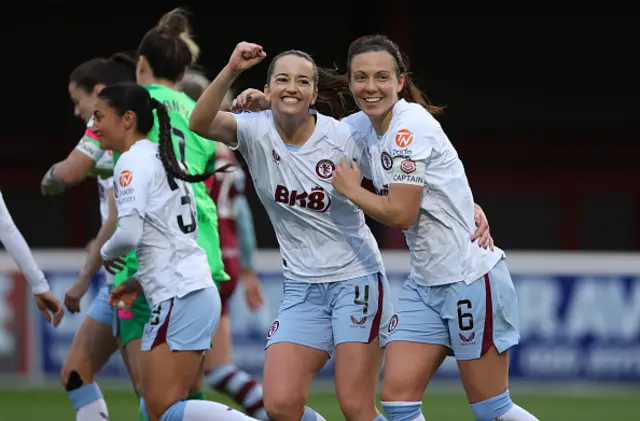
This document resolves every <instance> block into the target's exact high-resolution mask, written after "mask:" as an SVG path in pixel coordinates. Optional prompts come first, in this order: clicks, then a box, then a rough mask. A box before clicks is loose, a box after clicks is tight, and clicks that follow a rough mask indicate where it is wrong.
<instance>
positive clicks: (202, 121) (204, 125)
mask: <svg viewBox="0 0 640 421" xmlns="http://www.w3.org/2000/svg"><path fill="white" fill-rule="evenodd" d="M239 75H240V73H239V72H234V71H232V70H230V69H229V67H228V66H227V67H225V68H224V69H222V71H221V72H220V73H219V74H218V76H216V78H215V79H214V80H213V82H211V84H210V85H209V86H208V87H207V89H205V91H204V92H203V94H202V95H201V96H200V98H198V102H196V106H195V108H194V109H193V111H192V113H191V117H190V118H189V129H190V130H191V131H193V132H194V133H196V134H198V135H200V136H202V137H204V138H206V139H210V140H215V141H217V142H222V143H224V144H225V145H229V146H234V145H236V144H237V136H238V124H237V123H236V119H235V118H234V117H233V115H232V114H231V113H229V112H226V111H221V110H220V108H221V105H222V101H223V100H224V97H225V95H226V93H227V91H228V90H229V89H230V88H231V85H233V82H234V81H235V80H236V78H237V77H238V76H239Z"/></svg>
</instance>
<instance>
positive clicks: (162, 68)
mask: <svg viewBox="0 0 640 421" xmlns="http://www.w3.org/2000/svg"><path fill="white" fill-rule="evenodd" d="M199 54H200V47H198V44H196V43H195V41H193V39H192V37H191V32H190V28H189V18H188V17H187V12H186V11H185V10H184V9H181V8H176V9H173V10H172V11H170V12H168V13H166V14H165V15H164V16H162V18H160V21H159V22H158V24H157V25H156V26H155V27H154V28H152V29H150V30H149V31H148V32H147V33H146V34H145V36H144V37H143V38H142V41H141V42H140V45H139V46H138V54H137V56H138V57H140V56H144V57H145V58H146V59H147V61H148V62H149V66H150V67H151V70H152V71H153V74H154V76H156V77H157V78H160V79H167V80H170V81H172V82H174V83H175V82H179V81H180V80H181V79H182V76H183V75H184V73H185V72H186V71H187V68H188V67H189V66H192V65H193V64H194V63H195V62H196V60H197V59H198V55H199Z"/></svg>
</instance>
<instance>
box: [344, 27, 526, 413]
mask: <svg viewBox="0 0 640 421" xmlns="http://www.w3.org/2000/svg"><path fill="white" fill-rule="evenodd" d="M347 75H348V82H349V86H350V90H351V93H352V95H353V98H354V99H355V102H356V104H357V105H358V107H359V108H360V109H361V111H360V112H358V113H356V114H353V115H351V116H349V117H347V118H346V119H345V120H344V121H346V122H347V123H348V124H349V125H351V126H352V127H353V128H354V129H355V131H357V132H359V133H360V135H362V136H363V140H364V142H365V144H366V148H367V151H368V153H367V155H368V160H367V161H368V162H366V165H365V163H363V165H362V168H363V170H364V171H365V172H368V173H369V174H368V177H369V178H371V179H372V180H373V182H374V185H375V187H376V189H377V190H378V192H379V193H378V195H376V194H374V193H371V192H369V191H366V190H365V189H363V188H362V187H361V186H360V178H361V173H360V170H359V166H358V164H357V163H354V162H350V161H342V162H341V163H340V165H338V167H337V168H336V172H335V175H334V178H333V185H334V186H335V188H336V189H337V190H338V191H339V192H340V193H342V194H343V195H344V196H346V197H348V198H349V199H351V200H352V201H353V202H354V203H355V204H357V205H358V206H359V207H360V208H362V209H363V210H364V211H365V212H366V213H367V214H368V215H370V216H371V217H373V218H375V219H376V220H378V221H381V222H383V223H385V224H387V225H390V226H392V227H397V228H401V229H403V230H404V232H405V237H406V241H407V245H408V246H409V250H410V254H411V270H410V275H409V277H408V278H407V280H406V281H405V284H404V286H403V289H402V292H401V294H400V297H399V301H398V303H397V304H396V311H397V315H395V316H394V317H393V319H392V320H391V323H390V324H389V325H388V330H389V332H390V337H389V345H388V347H387V353H386V357H385V370H384V379H383V383H382V392H381V400H382V406H383V408H384V410H385V413H386V415H387V417H388V418H389V420H390V421H400V420H402V421H405V420H407V421H408V420H415V421H420V420H421V421H424V419H425V418H424V416H423V415H422V413H421V401H422V396H423V393H424V391H425V390H426V388H427V385H428V384H429V382H430V380H431V378H432V376H433V374H434V373H435V372H436V370H437V369H438V367H439V366H440V365H441V364H442V362H443V360H444V358H445V357H446V356H447V354H449V353H453V354H454V355H455V357H456V360H457V362H458V368H459V370H460V377H461V380H462V383H463V386H464V389H465V392H466V394H467V399H468V401H469V403H470V405H471V409H472V411H473V415H474V417H475V419H476V420H477V421H491V420H501V421H537V418H536V417H534V416H533V415H531V414H530V413H529V412H527V411H526V410H524V409H522V408H520V407H519V406H517V405H515V404H514V403H513V402H512V400H511V397H510V395H509V352H508V350H509V348H511V347H512V346H514V345H517V344H518V341H519V329H518V301H517V297H516V293H515V289H514V287H513V282H512V280H511V276H510V275H509V271H508V269H507V266H506V264H505V262H504V260H505V255H504V253H503V251H502V250H500V249H499V248H497V247H496V248H494V249H492V250H487V249H484V248H482V247H476V246H475V244H472V243H470V242H469V241H468V238H469V236H471V234H472V233H473V230H474V223H473V195H472V193H471V189H470V187H469V182H468V180H467V177H466V174H465V171H464V167H463V165H462V162H461V161H460V158H459V157H458V154H457V152H456V150H455V149H454V147H453V145H452V144H451V142H450V141H449V139H448V138H447V136H446V134H445V133H444V131H443V130H442V127H441V126H440V124H439V123H438V121H437V120H436V119H435V118H434V117H433V115H432V114H435V113H438V112H439V111H440V109H439V108H438V107H434V106H432V105H430V104H429V102H428V101H427V99H426V97H425V96H424V94H423V93H422V92H421V91H420V90H419V89H418V88H417V87H416V86H415V85H414V84H413V82H412V80H411V78H410V76H409V74H408V69H407V66H406V64H405V62H404V60H403V58H402V55H401V54H400V51H399V49H398V46H397V45H396V44H395V43H394V42H392V41H391V40H390V39H389V38H387V37H386V36H383V35H373V36H365V37H361V38H359V39H357V40H356V41H354V42H353V43H352V44H351V46H350V47H349V52H348V58H347Z"/></svg>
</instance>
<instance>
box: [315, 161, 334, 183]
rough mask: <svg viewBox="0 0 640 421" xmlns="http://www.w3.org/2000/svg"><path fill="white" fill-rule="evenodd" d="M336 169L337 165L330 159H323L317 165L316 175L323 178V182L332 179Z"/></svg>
mask: <svg viewBox="0 0 640 421" xmlns="http://www.w3.org/2000/svg"><path fill="white" fill-rule="evenodd" d="M335 169H336V166H335V164H334V163H333V162H331V160H329V159H321V160H320V161H318V163H317V164H316V174H318V177H320V178H322V179H323V180H328V179H330V178H331V176H332V175H333V172H334V171H335Z"/></svg>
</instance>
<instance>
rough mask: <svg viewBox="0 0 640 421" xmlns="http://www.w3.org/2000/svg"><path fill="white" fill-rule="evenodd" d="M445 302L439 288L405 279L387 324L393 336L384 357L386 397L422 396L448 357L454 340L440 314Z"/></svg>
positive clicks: (396, 399)
mask: <svg viewBox="0 0 640 421" xmlns="http://www.w3.org/2000/svg"><path fill="white" fill-rule="evenodd" d="M443 302H444V300H443V298H442V294H441V293H439V291H438V289H437V288H436V289H434V288H433V287H432V288H429V287H425V286H423V285H418V284H416V283H415V282H414V281H413V279H411V278H409V279H407V280H406V281H405V283H404V285H403V286H402V290H401V291H400V295H399V296H398V301H397V302H396V304H395V310H396V314H394V315H393V316H392V317H391V320H390V322H389V324H388V325H387V326H386V329H387V332H388V333H389V338H388V341H387V349H386V355H385V360H384V374H383V380H382V391H381V393H382V399H383V400H389V401H416V400H421V399H422V394H423V393H424V391H425V389H426V388H427V386H428V384H429V382H430V380H431V378H432V377H433V374H434V373H435V372H436V371H437V369H438V368H439V367H440V365H441V364H442V361H444V358H445V357H446V355H447V354H448V352H449V351H450V350H449V345H450V343H451V341H450V338H449V332H448V328H447V325H446V323H445V322H444V321H443V320H442V318H441V317H440V313H439V310H440V307H441V305H442V303H443Z"/></svg>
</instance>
